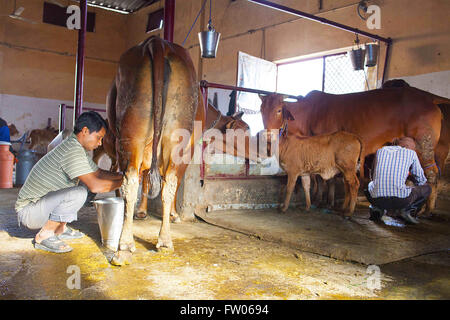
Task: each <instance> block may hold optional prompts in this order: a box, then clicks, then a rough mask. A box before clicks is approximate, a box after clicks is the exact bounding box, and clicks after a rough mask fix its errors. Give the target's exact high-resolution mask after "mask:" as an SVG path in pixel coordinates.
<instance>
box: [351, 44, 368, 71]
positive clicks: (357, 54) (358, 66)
mask: <svg viewBox="0 0 450 320" xmlns="http://www.w3.org/2000/svg"><path fill="white" fill-rule="evenodd" d="M364 54H365V52H364V49H362V48H359V49H353V50H351V51H349V55H350V60H351V61H352V65H353V70H355V71H357V70H364Z"/></svg>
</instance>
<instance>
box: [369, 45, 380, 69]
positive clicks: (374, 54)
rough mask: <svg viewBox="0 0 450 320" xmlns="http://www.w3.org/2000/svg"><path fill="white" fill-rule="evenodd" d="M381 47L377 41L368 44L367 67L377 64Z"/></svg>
mask: <svg viewBox="0 0 450 320" xmlns="http://www.w3.org/2000/svg"><path fill="white" fill-rule="evenodd" d="M379 49H380V47H379V45H377V44H375V43H369V44H366V67H375V66H376V65H377V59H378V51H379Z"/></svg>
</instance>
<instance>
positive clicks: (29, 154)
mask: <svg viewBox="0 0 450 320" xmlns="http://www.w3.org/2000/svg"><path fill="white" fill-rule="evenodd" d="M17 160H18V162H17V164H16V186H21V185H23V184H24V183H25V180H26V179H27V177H28V174H29V173H30V171H31V169H32V168H33V166H34V165H35V163H36V156H35V151H34V150H21V151H19V154H18V155H17Z"/></svg>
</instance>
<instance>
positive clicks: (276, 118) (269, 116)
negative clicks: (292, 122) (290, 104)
mask: <svg viewBox="0 0 450 320" xmlns="http://www.w3.org/2000/svg"><path fill="white" fill-rule="evenodd" d="M259 98H260V99H261V100H262V103H261V115H262V120H263V124H264V128H266V129H280V128H281V127H282V125H283V115H282V112H283V106H284V105H285V102H284V99H285V96H283V95H280V94H276V93H273V94H269V95H265V96H264V95H259Z"/></svg>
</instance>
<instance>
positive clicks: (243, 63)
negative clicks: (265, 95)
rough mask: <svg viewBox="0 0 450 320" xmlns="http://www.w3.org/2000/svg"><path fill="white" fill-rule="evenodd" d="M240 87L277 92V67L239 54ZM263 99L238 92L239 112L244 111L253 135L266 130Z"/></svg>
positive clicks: (243, 118)
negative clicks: (262, 107) (262, 108)
mask: <svg viewBox="0 0 450 320" xmlns="http://www.w3.org/2000/svg"><path fill="white" fill-rule="evenodd" d="M237 86H238V87H244V88H251V89H259V90H264V91H270V92H275V90H276V86H277V65H276V64H275V63H273V62H270V61H267V60H264V59H260V58H257V57H253V56H251V55H249V54H246V53H244V52H239V62H238V80H237ZM260 106H261V99H259V97H258V95H257V94H256V93H248V92H242V91H240V92H238V95H237V111H243V112H244V116H243V117H242V120H244V121H245V122H247V123H248V125H249V126H250V131H251V134H252V135H256V133H258V132H259V131H260V130H262V129H264V126H263V123H262V118H261V112H260Z"/></svg>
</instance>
